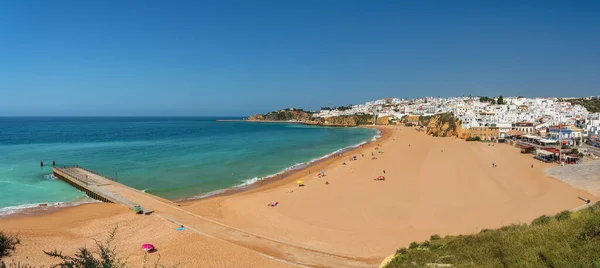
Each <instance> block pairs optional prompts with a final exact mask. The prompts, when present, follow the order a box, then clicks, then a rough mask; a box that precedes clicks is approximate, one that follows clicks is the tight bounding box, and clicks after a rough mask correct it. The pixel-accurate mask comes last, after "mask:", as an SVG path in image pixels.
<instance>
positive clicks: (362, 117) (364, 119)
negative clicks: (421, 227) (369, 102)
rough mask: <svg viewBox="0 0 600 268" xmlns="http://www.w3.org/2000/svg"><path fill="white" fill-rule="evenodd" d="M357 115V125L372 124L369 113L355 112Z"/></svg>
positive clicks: (371, 117)
mask: <svg viewBox="0 0 600 268" xmlns="http://www.w3.org/2000/svg"><path fill="white" fill-rule="evenodd" d="M355 116H356V117H358V119H357V125H370V124H373V115H370V114H357V115H355Z"/></svg>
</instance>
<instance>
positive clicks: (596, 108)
mask: <svg viewBox="0 0 600 268" xmlns="http://www.w3.org/2000/svg"><path fill="white" fill-rule="evenodd" d="M564 101H566V102H569V103H571V104H573V105H575V104H579V105H581V106H583V107H585V108H586V109H587V110H588V112H590V113H599V112H600V100H586V99H570V100H564Z"/></svg>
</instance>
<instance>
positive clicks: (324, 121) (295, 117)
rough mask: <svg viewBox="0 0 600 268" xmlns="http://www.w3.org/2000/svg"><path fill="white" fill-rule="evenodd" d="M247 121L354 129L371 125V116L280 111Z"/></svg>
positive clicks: (255, 116)
mask: <svg viewBox="0 0 600 268" xmlns="http://www.w3.org/2000/svg"><path fill="white" fill-rule="evenodd" d="M247 120H248V121H296V122H301V123H305V124H307V125H317V126H336V127H354V126H358V125H367V124H373V116H372V115H342V116H333V117H325V118H324V117H312V113H310V112H305V111H302V110H295V109H294V110H292V109H286V110H280V111H275V112H270V113H268V114H264V115H263V114H255V115H253V116H250V117H248V119H247Z"/></svg>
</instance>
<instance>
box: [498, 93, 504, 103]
mask: <svg viewBox="0 0 600 268" xmlns="http://www.w3.org/2000/svg"><path fill="white" fill-rule="evenodd" d="M497 103H498V104H506V102H504V98H503V97H502V95H500V97H498V101H497Z"/></svg>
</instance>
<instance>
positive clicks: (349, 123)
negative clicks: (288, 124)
mask: <svg viewBox="0 0 600 268" xmlns="http://www.w3.org/2000/svg"><path fill="white" fill-rule="evenodd" d="M305 123H306V124H307V125H318V126H337V127H355V126H358V125H365V124H373V118H372V116H357V115H342V116H333V117H325V118H323V117H318V118H312V119H311V120H309V121H306V122H305Z"/></svg>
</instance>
